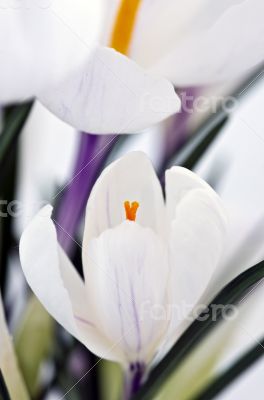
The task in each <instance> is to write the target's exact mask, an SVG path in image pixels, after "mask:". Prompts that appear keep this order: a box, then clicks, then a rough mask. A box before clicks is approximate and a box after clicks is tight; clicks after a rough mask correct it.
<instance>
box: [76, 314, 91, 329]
mask: <svg viewBox="0 0 264 400" xmlns="http://www.w3.org/2000/svg"><path fill="white" fill-rule="evenodd" d="M74 318H75V319H76V320H77V321H79V322H82V323H83V324H86V325H89V326H92V327H95V325H94V324H93V323H92V322H91V321H88V320H87V319H85V318H82V317H79V316H78V315H74Z"/></svg>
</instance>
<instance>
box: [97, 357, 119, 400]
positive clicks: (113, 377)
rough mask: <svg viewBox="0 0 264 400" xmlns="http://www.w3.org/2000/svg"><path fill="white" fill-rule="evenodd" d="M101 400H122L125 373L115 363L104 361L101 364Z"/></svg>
mask: <svg viewBox="0 0 264 400" xmlns="http://www.w3.org/2000/svg"><path fill="white" fill-rule="evenodd" d="M99 376H100V382H101V385H100V392H101V393H100V399H102V400H116V399H120V397H121V396H120V395H121V392H122V388H123V373H122V369H121V367H120V366H119V365H118V364H116V363H113V362H110V361H105V360H102V361H100V363H99Z"/></svg>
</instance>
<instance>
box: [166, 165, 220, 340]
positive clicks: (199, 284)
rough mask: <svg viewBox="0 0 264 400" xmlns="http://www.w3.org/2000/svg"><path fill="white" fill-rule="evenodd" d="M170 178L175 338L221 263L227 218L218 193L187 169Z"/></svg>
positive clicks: (170, 175)
mask: <svg viewBox="0 0 264 400" xmlns="http://www.w3.org/2000/svg"><path fill="white" fill-rule="evenodd" d="M166 177H167V182H166V191H167V193H168V201H169V213H170V218H172V225H171V238H170V263H171V271H172V279H171V285H172V286H171V287H172V297H173V303H174V304H175V305H176V306H177V309H176V311H177V312H176V313H174V317H173V320H172V325H171V333H172V335H174V338H175V336H176V335H179V334H180V333H181V332H180V330H181V326H180V323H181V322H183V320H184V319H185V317H186V316H187V315H188V313H189V312H190V311H191V310H192V308H193V307H194V305H195V304H196V303H197V302H198V300H199V299H200V298H201V296H202V294H203V293H204V292H205V290H206V288H207V285H208V283H209V281H210V279H211V278H212V275H213V273H214V272H215V270H216V268H217V266H218V264H219V261H220V257H221V256H222V249H223V242H224V238H225V225H226V218H225V212H224V209H223V206H222V204H221V201H220V199H219V198H218V196H217V195H216V193H215V192H214V191H213V190H212V189H211V188H210V187H209V186H208V185H207V184H206V183H205V182H204V181H202V180H201V179H200V178H198V177H197V176H196V175H195V174H193V173H191V172H189V171H187V170H185V169H183V168H173V169H172V170H171V171H168V172H167V176H166ZM178 181H179V187H177V182H178ZM173 186H174V187H175V190H174V191H173ZM174 199H175V205H174V208H173V200H174ZM185 323H186V322H184V323H183V325H184V324H185ZM183 325H182V326H183ZM178 329H179V330H178Z"/></svg>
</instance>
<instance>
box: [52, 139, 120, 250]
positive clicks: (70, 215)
mask: <svg viewBox="0 0 264 400" xmlns="http://www.w3.org/2000/svg"><path fill="white" fill-rule="evenodd" d="M81 135H82V136H81V141H80V147H79V150H78V153H77V156H76V161H75V166H74V170H73V173H72V178H71V180H70V181H69V182H68V184H67V186H65V189H64V190H63V192H62V193H61V195H60V196H61V199H59V205H58V208H57V212H56V213H55V221H56V227H57V233H58V240H59V243H60V244H61V246H62V247H63V249H64V250H65V251H66V253H67V254H68V255H69V256H72V255H73V251H74V249H75V246H76V243H75V242H74V240H73V239H74V238H75V236H76V232H77V231H78V228H79V225H80V221H81V219H82V217H83V214H84V211H85V207H86V203H87V199H88V197H89V195H90V192H91V190H92V187H93V185H94V183H95V181H96V179H97V178H98V176H99V174H100V172H101V169H102V167H103V165H104V163H105V161H106V158H107V156H108V154H109V150H110V149H111V148H112V147H113V145H114V143H115V141H116V140H115V136H113V135H107V136H103V135H91V134H87V133H82V134H81Z"/></svg>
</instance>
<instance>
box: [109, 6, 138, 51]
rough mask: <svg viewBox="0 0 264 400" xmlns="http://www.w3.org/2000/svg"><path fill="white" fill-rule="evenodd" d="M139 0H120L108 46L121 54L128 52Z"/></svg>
mask: <svg viewBox="0 0 264 400" xmlns="http://www.w3.org/2000/svg"><path fill="white" fill-rule="evenodd" d="M140 2H141V0H120V6H119V10H118V13H117V16H116V21H115V25H114V29H113V32H112V37H111V41H110V47H113V48H114V49H115V50H117V51H119V53H122V54H126V55H127V54H128V51H129V45H130V42H131V37H132V33H133V28H134V26H135V21H136V16H137V12H138V9H139V5H140Z"/></svg>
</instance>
